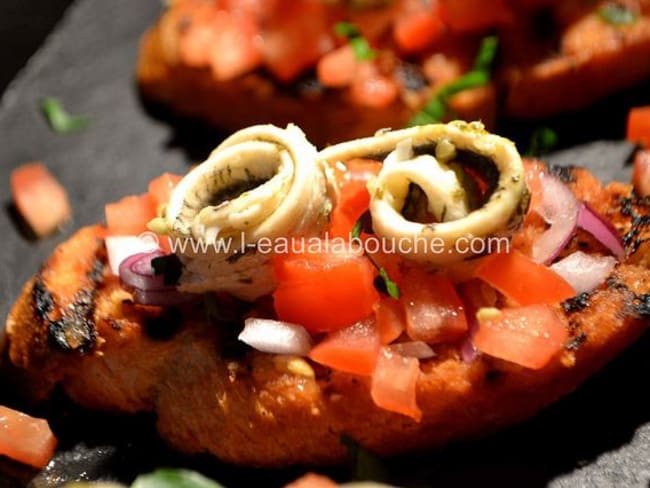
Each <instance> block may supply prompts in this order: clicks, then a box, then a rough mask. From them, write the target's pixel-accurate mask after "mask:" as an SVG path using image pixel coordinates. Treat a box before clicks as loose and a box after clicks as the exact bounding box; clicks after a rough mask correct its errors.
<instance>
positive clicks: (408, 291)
mask: <svg viewBox="0 0 650 488" xmlns="http://www.w3.org/2000/svg"><path fill="white" fill-rule="evenodd" d="M400 291H401V296H400V302H401V303H402V305H403V307H404V310H405V312H406V333H407V334H408V335H409V337H410V338H411V339H413V340H414V341H423V342H426V343H427V344H435V343H439V342H454V341H456V340H459V339H462V338H463V337H464V336H465V335H466V334H467V329H468V327H467V318H466V317H465V309H464V305H463V302H462V301H461V299H460V297H459V296H458V294H457V293H456V290H455V289H454V286H453V284H452V283H451V281H449V279H448V278H447V277H445V276H441V275H435V274H429V273H425V272H424V271H422V270H419V269H411V270H409V271H408V273H407V274H406V275H405V276H404V280H403V283H402V285H401V288H400Z"/></svg>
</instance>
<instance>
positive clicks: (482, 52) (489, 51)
mask: <svg viewBox="0 0 650 488" xmlns="http://www.w3.org/2000/svg"><path fill="white" fill-rule="evenodd" d="M498 50H499V38H498V37H497V36H488V37H484V38H483V40H482V41H481V47H479V50H478V54H477V55H476V59H475V60H474V71H490V70H491V69H492V63H494V59H495V58H496V56H497V51H498Z"/></svg>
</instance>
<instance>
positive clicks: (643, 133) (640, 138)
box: [627, 105, 650, 148]
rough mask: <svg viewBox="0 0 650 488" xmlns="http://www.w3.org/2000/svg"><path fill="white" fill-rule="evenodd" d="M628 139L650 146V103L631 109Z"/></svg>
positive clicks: (628, 120) (628, 121)
mask: <svg viewBox="0 0 650 488" xmlns="http://www.w3.org/2000/svg"><path fill="white" fill-rule="evenodd" d="M627 140H628V141H631V142H634V143H637V144H641V145H643V146H645V147H647V148H650V105H648V106H646V107H636V108H633V109H632V110H630V114H629V116H628V119H627Z"/></svg>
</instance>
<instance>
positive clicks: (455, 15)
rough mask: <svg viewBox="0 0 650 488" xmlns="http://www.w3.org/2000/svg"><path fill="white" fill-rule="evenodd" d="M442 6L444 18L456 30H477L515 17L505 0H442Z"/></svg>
mask: <svg viewBox="0 0 650 488" xmlns="http://www.w3.org/2000/svg"><path fill="white" fill-rule="evenodd" d="M440 7H441V16H442V18H443V20H444V21H445V23H446V24H447V25H448V26H449V27H450V28H451V29H452V30H453V31H456V32H477V31H481V30H485V29H489V28H490V27H494V26H497V25H502V24H508V23H510V22H512V21H513V19H514V17H513V14H512V12H511V11H510V8H509V7H508V6H507V5H506V3H505V1H504V0H440Z"/></svg>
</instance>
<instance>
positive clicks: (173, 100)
mask: <svg viewBox="0 0 650 488" xmlns="http://www.w3.org/2000/svg"><path fill="white" fill-rule="evenodd" d="M538 3H539V5H540V7H539V9H533V10H531V9H530V6H529V5H528V6H522V5H521V4H519V3H518V2H515V1H513V2H511V3H510V5H511V7H512V8H513V9H514V13H515V14H514V17H513V19H514V20H513V22H512V23H507V24H505V25H500V26H498V29H497V30H498V34H499V37H500V40H501V41H500V42H501V55H500V58H499V60H498V63H497V64H498V66H497V69H496V71H495V73H494V74H493V82H491V83H489V84H488V85H486V86H483V87H478V88H474V89H470V90H466V91H463V92H460V93H458V94H456V95H455V96H453V97H451V98H450V100H449V110H448V112H449V116H453V118H459V119H465V120H479V119H480V120H482V121H483V122H484V124H485V125H486V127H488V128H491V127H493V126H494V122H495V119H496V117H497V116H498V115H501V114H505V115H508V116H514V117H518V118H529V119H530V118H533V119H534V118H542V117H547V116H551V115H555V114H558V113H561V112H566V111H572V110H577V109H581V108H585V107H587V106H589V105H590V104H592V103H593V102H595V101H597V100H598V99H601V98H603V97H605V96H606V95H608V94H611V93H613V92H615V91H617V90H622V89H624V88H627V87H630V86H632V85H634V84H635V83H639V82H641V81H642V80H644V79H647V78H648V77H650V63H648V62H647V59H648V57H649V56H650V1H649V0H627V1H626V2H623V3H624V4H625V7H626V8H628V9H629V11H630V12H633V13H634V14H635V15H636V17H635V19H634V21H633V22H631V23H630V24H618V25H615V24H613V23H611V22H608V21H607V20H606V19H605V18H604V17H603V15H602V14H601V11H602V9H603V8H605V7H607V6H610V7H611V2H607V1H600V2H585V1H584V0H568V1H562V2H560V1H552V0H551V1H542V2H538ZM202 8H203V9H204V8H205V4H204V3H203V4H202V3H201V2H193V1H192V0H177V1H175V2H172V4H171V6H170V7H169V8H168V9H167V10H166V11H165V12H164V13H163V15H162V17H161V18H160V19H159V20H158V22H157V23H156V24H155V25H154V26H152V27H151V29H150V30H149V31H148V32H147V33H146V34H145V35H144V37H143V39H142V43H141V50H140V57H139V61H138V66H137V77H138V82H139V85H140V87H141V90H142V93H143V95H144V97H145V98H147V99H149V100H152V101H155V102H159V103H162V104H164V105H167V106H169V107H171V108H172V109H173V110H175V111H176V112H178V113H180V114H183V115H185V116H190V117H195V118H199V119H203V120H205V121H207V122H209V123H210V124H212V125H214V126H215V127H217V128H219V129H221V130H224V131H226V132H231V131H235V130H237V129H240V128H242V127H246V126H249V125H253V124H258V123H272V124H275V125H278V126H285V125H286V124H287V123H290V122H291V123H296V124H298V125H299V126H300V127H302V128H303V129H304V131H305V133H306V134H307V135H308V136H309V138H310V140H312V141H313V142H314V143H315V144H316V145H317V146H319V147H323V146H325V145H326V144H332V143H336V142H340V141H342V140H346V139H353V138H358V137H367V136H370V135H372V134H373V133H375V132H376V131H377V130H378V129H381V128H386V127H389V128H393V129H398V128H401V127H404V126H405V125H406V124H407V123H408V121H409V120H410V118H411V117H412V116H413V115H414V114H415V113H416V112H417V111H419V110H420V109H421V108H422V107H423V105H424V104H425V103H426V101H427V100H428V99H429V98H430V97H431V95H432V94H434V93H435V92H436V91H437V90H438V89H439V88H440V87H441V86H444V85H445V84H446V83H448V82H450V81H452V80H454V79H457V78H458V77H460V76H461V75H462V74H464V73H466V72H467V71H469V70H471V69H472V64H473V57H474V55H475V54H476V51H477V49H478V45H479V43H478V40H479V37H480V34H481V33H476V32H474V33H469V34H453V33H452V34H449V33H448V34H445V36H444V37H443V39H439V40H437V41H436V42H435V43H434V44H432V45H431V46H429V47H428V48H426V49H425V50H423V51H422V52H421V53H418V54H417V55H415V56H410V57H409V58H408V59H407V60H401V59H399V58H398V54H396V52H395V49H394V46H391V45H390V43H389V44H388V45H387V47H386V49H384V52H386V53H388V54H387V57H388V59H390V60H391V61H390V62H389V63H388V64H393V65H394V66H395V67H396V68H395V70H394V75H393V76H394V77H395V78H396V79H397V81H398V85H399V86H400V96H399V97H398V98H397V100H395V101H394V102H393V103H391V104H389V105H387V106H385V107H382V108H371V107H365V106H360V105H357V104H356V103H355V102H354V101H353V100H352V98H351V97H350V93H349V90H348V88H325V87H323V86H320V85H318V84H317V83H316V84H314V82H315V80H312V82H311V83H308V84H306V85H305V84H304V83H302V84H301V83H300V82H298V81H295V82H293V83H290V84H287V83H280V82H278V81H276V80H275V79H274V78H273V77H272V76H271V75H270V74H268V73H267V72H265V71H263V70H255V71H251V72H249V73H247V74H245V75H242V76H240V77H236V78H233V79H229V80H226V81H223V80H221V81H218V80H216V79H215V77H214V76H213V74H212V72H211V70H210V68H209V67H208V66H204V67H197V66H195V65H190V64H187V63H186V62H184V60H183V57H182V56H181V55H180V47H179V46H180V43H181V37H182V36H183V32H184V29H185V28H186V27H187V25H188V22H191V19H192V15H193V12H195V11H198V10H200V9H202ZM197 15H198V14H197ZM388 34H390V32H389V33H388ZM389 37H390V36H389ZM400 67H401V68H404V67H407V68H408V69H401V68H400ZM498 100H501V101H502V102H503V103H502V106H501V107H498V106H497V101H498Z"/></svg>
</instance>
